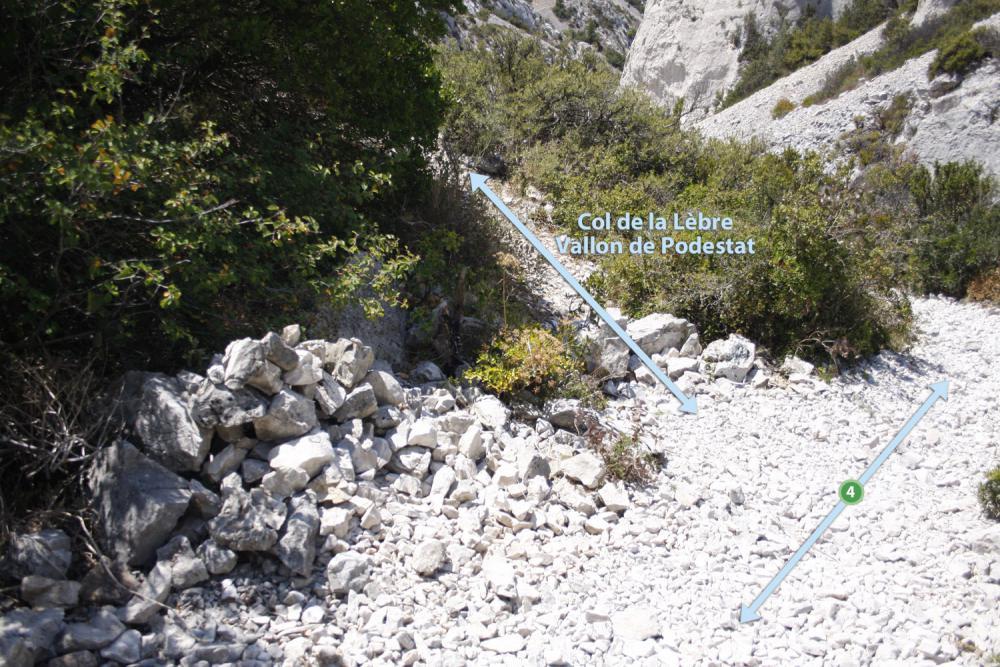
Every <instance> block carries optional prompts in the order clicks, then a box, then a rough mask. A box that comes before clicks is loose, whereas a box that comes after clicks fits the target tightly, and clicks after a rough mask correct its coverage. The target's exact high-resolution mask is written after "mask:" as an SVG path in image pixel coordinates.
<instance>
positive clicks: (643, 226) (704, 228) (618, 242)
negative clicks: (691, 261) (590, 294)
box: [555, 211, 756, 255]
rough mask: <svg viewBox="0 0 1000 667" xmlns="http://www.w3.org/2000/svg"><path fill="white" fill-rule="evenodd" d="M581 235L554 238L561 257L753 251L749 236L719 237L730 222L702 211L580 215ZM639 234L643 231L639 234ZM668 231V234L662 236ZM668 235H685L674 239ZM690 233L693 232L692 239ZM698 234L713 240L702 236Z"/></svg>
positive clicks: (730, 253) (752, 252) (731, 226)
mask: <svg viewBox="0 0 1000 667" xmlns="http://www.w3.org/2000/svg"><path fill="white" fill-rule="evenodd" d="M576 224H577V227H578V228H579V229H580V231H581V232H583V235H582V236H567V235H565V234H564V235H562V236H557V237H556V239H555V241H556V249H557V250H558V251H559V253H560V254H563V255H622V254H625V253H626V252H627V253H629V254H631V255H655V254H661V255H668V254H676V255H752V254H754V253H755V252H756V248H755V247H754V243H755V240H754V239H753V238H752V237H749V238H744V239H734V238H732V237H730V236H725V237H723V236H722V235H721V234H723V233H725V232H729V231H732V229H733V220H732V218H727V217H713V216H707V215H705V214H704V213H702V212H701V211H695V212H693V213H689V214H686V215H684V216H682V215H680V214H679V213H674V214H673V216H672V217H670V218H665V217H663V216H661V215H657V214H656V213H652V212H650V213H649V215H648V216H646V217H642V216H638V215H632V214H631V213H625V214H622V215H620V216H617V217H614V216H612V214H611V213H609V212H608V213H604V214H603V215H595V214H592V213H589V212H588V213H581V214H580V217H578V218H577V220H576ZM593 232H603V233H605V234H607V233H609V232H617V233H618V234H623V233H632V234H635V236H634V237H633V238H632V239H631V240H629V239H615V238H612V239H605V238H599V237H597V236H595V235H594V234H593ZM639 232H643V233H642V234H640V233H639ZM664 232H668V233H666V234H665V233H664ZM670 232H682V233H684V234H683V236H682V237H681V238H675V237H674V236H673V235H672V234H670ZM692 232H694V233H696V235H695V236H694V238H691V236H692ZM701 232H704V233H705V234H706V235H707V234H712V235H713V236H714V238H713V237H707V238H706V237H702V234H701Z"/></svg>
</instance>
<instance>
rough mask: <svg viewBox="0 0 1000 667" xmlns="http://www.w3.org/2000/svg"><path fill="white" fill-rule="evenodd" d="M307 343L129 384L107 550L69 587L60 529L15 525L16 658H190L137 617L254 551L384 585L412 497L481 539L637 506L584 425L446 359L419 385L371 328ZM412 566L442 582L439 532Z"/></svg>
mask: <svg viewBox="0 0 1000 667" xmlns="http://www.w3.org/2000/svg"><path fill="white" fill-rule="evenodd" d="M300 337H301V333H300V330H299V328H298V327H297V326H292V327H288V328H286V329H285V330H284V331H283V332H282V334H281V335H278V334H275V333H269V334H268V335H267V336H265V337H264V338H262V339H260V340H253V339H243V340H238V341H235V342H233V343H231V344H230V345H229V346H228V347H227V349H226V352H225V354H224V355H220V356H217V357H216V358H215V359H214V360H213V363H212V365H211V366H210V367H209V368H208V370H207V373H206V374H205V376H201V375H196V374H194V373H189V372H182V373H180V374H178V375H177V376H175V377H168V376H165V375H161V374H133V375H131V376H129V377H128V378H127V379H126V387H127V388H129V391H130V393H129V394H128V395H129V397H130V398H129V400H127V401H126V402H125V405H124V411H125V413H126V415H127V419H128V424H129V427H130V435H129V441H126V440H123V441H120V442H117V443H116V444H114V445H112V446H110V447H107V448H106V449H104V450H102V451H101V452H100V454H99V456H98V457H97V459H96V461H95V463H94V465H93V468H92V470H91V471H90V475H89V484H90V488H91V489H92V491H93V506H94V510H95V515H96V517H97V528H98V538H99V540H100V541H101V543H102V546H103V548H104V551H105V553H106V554H107V555H108V556H109V557H110V558H109V559H108V562H104V563H100V564H98V565H96V566H95V567H94V568H93V569H92V571H91V572H90V573H88V574H87V575H86V576H85V577H84V578H83V580H82V581H70V580H68V579H66V574H67V572H68V571H69V566H70V564H71V561H72V554H71V551H70V540H69V538H68V537H67V536H66V535H65V534H64V533H62V532H61V531H58V530H44V531H42V532H40V533H37V534H25V535H18V536H15V538H14V539H13V541H12V542H11V548H10V553H9V555H8V561H9V563H10V564H11V566H12V567H14V568H16V574H17V576H19V577H21V591H20V592H21V597H22V599H23V601H24V602H25V603H27V604H28V605H30V606H32V607H33V608H34V609H33V610H27V609H25V610H19V611H16V612H13V613H11V614H8V615H7V616H5V617H3V618H2V619H0V655H3V656H4V657H5V658H6V660H7V663H5V664H12V665H22V664H23V665H29V664H34V663H35V662H36V661H41V660H48V659H54V660H53V661H52V662H51V663H50V664H73V665H82V664H97V663H98V662H100V661H112V662H115V661H117V662H121V663H134V662H138V661H140V660H142V659H149V660H156V659H161V660H162V659H167V660H173V659H176V658H178V657H179V656H177V655H169V654H170V653H171V651H172V650H173V649H172V648H171V646H170V642H169V641H167V640H168V637H165V636H164V634H163V633H162V632H156V631H155V630H154V631H152V632H150V633H148V634H146V635H142V634H140V632H139V631H138V629H140V628H156V627H157V626H158V625H159V626H162V624H163V622H164V621H163V612H164V611H165V610H166V609H168V608H169V607H170V606H172V605H171V603H170V600H171V599H172V598H171V594H172V593H173V594H175V597H176V595H177V594H178V593H179V592H182V591H186V590H187V589H196V588H198V587H202V586H206V585H209V583H208V582H210V581H211V580H212V579H213V577H214V578H216V579H218V578H220V577H225V576H226V575H228V574H230V573H232V572H233V570H234V569H235V568H236V567H237V565H238V563H240V562H243V563H245V564H247V566H248V567H256V568H264V569H265V570H268V571H270V572H271V573H272V574H274V573H277V575H279V576H283V577H284V578H286V579H288V580H295V578H300V579H302V580H313V581H322V582H323V584H324V586H325V590H326V591H327V592H328V595H329V596H331V599H333V601H334V604H335V603H336V602H335V600H336V598H337V597H338V596H339V597H343V596H346V595H347V594H349V593H351V592H352V591H353V592H357V591H361V590H362V589H363V588H364V587H365V586H366V585H367V584H368V582H369V578H370V574H371V572H372V570H373V568H374V567H375V566H376V563H373V561H372V558H371V556H370V554H366V553H364V552H363V550H359V549H358V548H357V544H358V543H359V540H361V541H363V540H370V539H374V538H376V537H378V536H381V537H382V539H384V536H385V532H386V530H387V528H389V527H391V526H392V525H393V524H398V518H397V516H396V515H398V513H399V512H400V511H402V510H401V503H409V504H413V505H417V506H420V507H422V508H426V511H430V512H434V513H435V514H439V515H444V516H446V517H450V518H451V519H456V520H460V521H461V520H462V517H463V516H474V517H475V518H474V520H473V519H466V523H467V529H468V533H469V535H470V536H471V537H469V538H468V539H466V540H465V541H467V542H469V543H470V544H471V545H472V546H473V548H477V545H478V547H479V548H484V545H485V543H482V539H483V538H482V533H483V524H484V523H486V524H489V525H493V526H495V527H496V529H497V530H507V531H513V532H517V531H520V530H525V529H534V528H537V527H540V526H544V527H547V528H548V529H549V530H551V531H555V532H562V531H564V530H572V529H575V528H581V527H582V529H584V530H587V531H591V532H595V531H600V530H601V529H602V527H604V526H607V525H608V522H609V521H614V518H615V516H616V515H617V514H616V513H620V512H621V511H623V510H624V508H625V505H626V504H627V495H626V494H625V491H624V489H622V488H621V487H620V486H617V485H614V484H607V483H606V482H605V480H604V477H605V470H604V463H603V461H602V460H601V459H600V458H598V457H596V456H595V455H593V454H591V453H589V452H588V451H586V448H585V443H584V442H583V440H582V439H581V438H579V437H578V436H576V435H575V434H572V433H569V432H567V431H564V430H557V428H556V427H554V426H553V425H552V424H551V423H549V422H547V421H545V420H542V419H540V420H538V422H537V423H536V425H535V426H534V428H530V427H527V426H525V425H523V424H517V423H514V422H512V421H511V419H510V412H509V410H508V409H507V408H506V407H505V406H504V405H503V404H502V403H501V402H500V401H499V400H497V399H496V398H494V397H492V396H486V395H482V394H481V393H480V392H478V391H477V390H475V389H469V388H465V389H456V388H455V387H453V386H451V385H450V384H449V383H447V382H446V380H445V377H444V375H443V373H442V372H441V371H440V369H438V368H437V367H436V366H435V365H434V364H432V363H430V362H423V363H421V364H418V365H417V366H416V367H415V368H414V369H413V370H412V371H411V372H410V373H409V375H408V376H407V377H406V378H404V382H406V383H407V385H408V386H405V387H404V384H403V383H401V381H400V379H399V378H397V376H396V375H394V374H393V372H392V369H391V368H390V367H388V366H387V365H386V364H384V363H381V362H379V361H376V360H375V358H374V355H373V354H372V351H371V350H370V349H369V348H368V347H367V346H365V345H364V344H363V343H362V342H361V341H359V340H348V339H341V340H337V341H323V340H306V341H300V340H299V339H300ZM543 441H544V442H543ZM133 443H134V444H133ZM552 481H554V484H553V483H552ZM595 491H599V493H594V492H595ZM473 509H474V510H475V511H472V510H473ZM571 524H573V525H572V526H571ZM409 560H410V562H411V564H412V565H411V568H412V570H413V571H414V572H416V573H418V574H419V575H420V576H423V577H430V576H433V575H434V574H435V573H436V572H437V571H438V570H439V569H440V568H442V567H443V566H445V564H446V562H448V560H449V555H448V552H447V550H446V548H445V544H444V542H443V541H440V540H430V541H425V542H424V543H421V544H420V545H419V546H418V547H417V548H416V549H415V550H414V551H413V553H412V555H411V556H410V558H409ZM320 564H321V565H322V566H320ZM133 568H135V569H137V570H139V571H145V572H146V574H145V576H140V577H139V578H138V579H137V578H135V576H133V574H132V572H131V570H132V569H133ZM116 579H117V580H116ZM102 605H103V606H102ZM66 614H69V615H68V616H67V615H66ZM230 657H232V658H233V660H238V659H248V658H246V656H244V655H243V654H242V653H240V655H233V656H230Z"/></svg>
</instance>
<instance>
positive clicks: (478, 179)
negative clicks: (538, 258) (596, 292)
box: [469, 174, 698, 414]
mask: <svg viewBox="0 0 1000 667" xmlns="http://www.w3.org/2000/svg"><path fill="white" fill-rule="evenodd" d="M469 178H470V179H471V180H472V191H473V192H475V191H476V190H482V191H483V194H485V195H486V196H487V197H489V200H490V201H491V202H493V205H494V206H496V207H497V208H498V209H500V212H501V213H503V214H504V216H506V217H507V219H508V220H510V221H511V222H512V223H514V226H515V227H517V230H518V231H519V232H521V233H522V234H524V238H526V239H528V241H529V242H530V243H531V245H533V246H534V247H535V250H537V251H538V252H540V253H541V254H542V257H544V258H545V259H546V261H548V263H549V264H551V265H552V266H553V268H555V270H556V271H558V272H559V275H560V276H562V278H563V280H565V281H566V282H567V283H568V284H569V286H570V287H572V288H573V289H574V290H575V291H576V293H577V294H579V295H580V296H582V297H583V300H584V301H586V302H587V304H588V305H589V306H590V307H591V308H593V309H594V312H595V313H597V314H598V316H600V318H601V319H602V320H604V321H605V323H607V325H608V326H609V327H611V330H612V331H614V332H615V334H617V335H618V337H619V338H621V339H622V340H623V341H625V344H626V345H628V346H629V349H631V350H632V352H634V353H635V355H636V356H637V357H639V360H640V361H642V363H643V364H645V365H646V368H648V369H649V370H650V372H652V373H653V376H654V377H656V379H657V380H659V381H660V382H662V383H663V384H664V386H666V388H667V389H669V390H670V393H671V394H673V395H674V396H675V397H676V398H677V400H678V401H680V402H681V412H687V413H690V414H695V413H696V412H698V403H697V401H696V400H695V399H694V397H693V396H691V397H689V396H686V395H685V394H684V392H683V391H681V390H680V387H678V386H677V385H676V384H674V383H673V382H672V381H671V380H670V378H669V377H667V376H666V374H665V373H664V372H663V371H662V370H660V367H659V366H657V365H656V364H655V363H653V360H652V359H650V358H649V355H648V354H646V353H645V352H643V351H642V348H641V347H639V346H638V345H637V344H636V342H635V341H634V340H632V338H631V337H630V336H629V335H628V334H627V333H625V331H624V330H623V329H622V328H621V327H620V326H618V323H617V322H615V320H614V318H613V317H611V315H609V314H608V311H606V310H604V308H602V307H601V304H599V303H597V301H596V300H595V299H594V297H592V296H591V295H590V292H588V291H587V290H585V289H584V288H583V285H581V284H580V283H579V282H577V280H576V278H574V277H573V275H572V274H571V273H570V272H569V271H567V270H566V267H564V266H563V265H562V264H560V263H559V260H558V259H556V258H555V256H554V255H553V254H552V253H551V252H549V250H548V248H546V247H545V246H544V245H542V242H541V241H539V240H538V237H537V236H535V235H534V234H533V233H532V231H531V230H530V229H528V228H527V227H526V226H525V225H524V223H522V222H521V221H520V220H518V219H517V216H516V215H515V214H514V212H513V211H511V210H510V209H509V208H507V205H506V204H504V203H503V200H502V199H500V197H498V196H497V195H496V193H495V192H493V190H491V189H490V187H489V186H488V185H486V181H487V180H488V179H487V177H486V176H483V175H482V174H469Z"/></svg>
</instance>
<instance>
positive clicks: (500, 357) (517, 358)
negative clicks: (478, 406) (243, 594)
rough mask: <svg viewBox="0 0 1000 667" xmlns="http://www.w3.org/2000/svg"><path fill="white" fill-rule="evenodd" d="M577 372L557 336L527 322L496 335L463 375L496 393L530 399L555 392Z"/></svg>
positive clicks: (578, 368) (578, 365) (579, 366)
mask: <svg viewBox="0 0 1000 667" xmlns="http://www.w3.org/2000/svg"><path fill="white" fill-rule="evenodd" d="M581 372H582V364H581V363H580V362H579V361H578V360H576V359H574V358H573V356H572V355H571V353H570V351H569V348H568V346H567V345H566V344H565V343H564V342H563V341H562V340H561V339H560V338H558V337H557V336H555V335H554V334H552V333H550V332H548V331H546V330H545V329H543V328H541V327H540V326H537V325H530V326H524V327H521V328H517V329H508V330H504V331H501V332H500V333H499V334H497V336H496V337H495V338H494V339H493V341H492V342H491V343H490V344H489V345H488V346H487V348H486V349H485V350H484V351H483V352H482V353H481V354H480V355H479V358H478V359H477V360H476V365H475V366H474V367H473V368H472V369H471V370H469V371H467V372H466V374H465V377H466V378H468V379H469V380H473V381H478V382H480V383H482V385H483V386H484V387H485V388H486V389H487V390H488V391H491V392H493V393H495V394H498V395H500V396H504V397H510V398H524V399H528V400H533V399H545V398H547V397H550V396H552V395H554V394H556V393H557V392H558V390H559V388H560V387H562V386H564V385H565V384H566V383H567V382H568V381H569V380H570V378H572V377H574V376H577V377H578V376H579V375H580V373H581Z"/></svg>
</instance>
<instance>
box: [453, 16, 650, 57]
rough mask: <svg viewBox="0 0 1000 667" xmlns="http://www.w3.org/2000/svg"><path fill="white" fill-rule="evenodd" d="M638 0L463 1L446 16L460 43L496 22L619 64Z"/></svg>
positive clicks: (637, 18)
mask: <svg viewBox="0 0 1000 667" xmlns="http://www.w3.org/2000/svg"><path fill="white" fill-rule="evenodd" d="M641 7H642V2H641V1H640V0H630V1H626V0H562V1H561V2H558V3H557V2H556V1H555V0H532V1H531V2H529V1H528V0H466V2H465V8H466V12H465V13H464V14H462V15H460V16H458V17H448V22H449V32H450V34H451V36H452V37H454V38H455V39H457V40H458V41H459V42H460V43H465V42H468V41H474V40H475V35H474V29H475V28H476V27H477V26H482V25H499V26H503V27H506V28H510V29H514V30H518V31H520V32H522V33H525V34H527V35H531V36H533V37H535V38H536V39H538V40H539V41H540V42H541V43H542V44H544V45H547V46H550V47H557V46H559V45H562V44H564V43H568V44H569V45H570V46H571V48H573V49H574V51H575V52H580V51H583V50H585V49H588V48H593V49H596V50H597V51H599V52H600V53H603V54H604V55H605V57H606V58H607V60H608V62H609V63H610V64H611V65H613V66H614V67H621V64H622V62H623V59H624V57H625V54H626V53H627V52H628V49H629V46H630V45H631V43H632V38H633V36H634V35H635V33H636V30H637V29H638V27H639V22H640V20H641V19H642V10H641Z"/></svg>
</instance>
